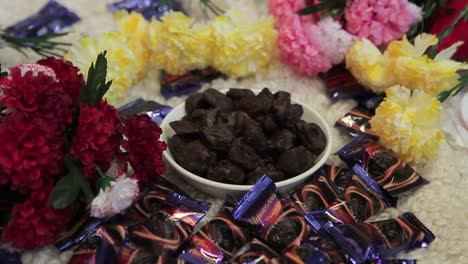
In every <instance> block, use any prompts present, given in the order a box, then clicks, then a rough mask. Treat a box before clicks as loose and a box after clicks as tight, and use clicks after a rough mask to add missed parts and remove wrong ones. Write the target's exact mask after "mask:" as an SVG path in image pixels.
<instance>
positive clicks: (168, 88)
mask: <svg viewBox="0 0 468 264" xmlns="http://www.w3.org/2000/svg"><path fill="white" fill-rule="evenodd" d="M221 76H222V74H221V73H220V72H218V71H216V70H214V69H212V68H207V69H204V70H193V71H190V72H188V73H186V74H183V75H179V76H173V75H168V74H164V76H163V78H162V83H161V94H162V96H164V97H165V98H170V97H172V96H183V95H188V94H191V93H194V92H196V91H198V90H200V89H201V88H202V86H203V85H204V84H206V83H209V82H211V81H212V80H214V79H216V78H219V77H221Z"/></svg>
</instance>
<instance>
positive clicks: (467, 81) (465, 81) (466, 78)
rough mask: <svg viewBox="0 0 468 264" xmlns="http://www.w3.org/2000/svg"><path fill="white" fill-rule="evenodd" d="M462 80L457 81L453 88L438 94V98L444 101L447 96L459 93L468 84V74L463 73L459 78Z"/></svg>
mask: <svg viewBox="0 0 468 264" xmlns="http://www.w3.org/2000/svg"><path fill="white" fill-rule="evenodd" d="M458 80H459V81H460V82H459V83H457V84H456V85H455V86H454V87H453V88H451V89H450V90H447V91H443V92H440V93H439V94H438V95H437V99H438V100H439V101H440V102H441V103H442V102H444V101H445V100H446V99H447V98H449V97H451V96H455V95H457V94H458V93H459V92H460V91H461V90H463V88H464V87H465V86H466V85H467V84H468V74H465V75H462V76H461V77H460V78H458Z"/></svg>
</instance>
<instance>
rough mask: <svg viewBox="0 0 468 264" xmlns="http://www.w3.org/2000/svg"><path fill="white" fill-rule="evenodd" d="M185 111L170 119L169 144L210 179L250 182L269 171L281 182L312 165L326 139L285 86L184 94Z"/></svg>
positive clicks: (180, 160)
mask: <svg viewBox="0 0 468 264" xmlns="http://www.w3.org/2000/svg"><path fill="white" fill-rule="evenodd" d="M185 110H186V113H187V116H184V117H183V118H182V119H181V120H179V121H173V122H171V123H170V126H171V127H172V128H173V129H174V131H175V132H176V135H175V136H173V137H172V138H171V139H170V140H169V149H170V151H171V154H172V155H173V157H174V158H175V160H176V161H177V163H178V164H180V165H181V166H182V167H184V168H185V169H187V170H189V171H191V172H193V173H195V174H197V175H200V176H202V177H206V178H207V179H209V180H213V181H218V182H223V183H230V184H254V183H255V182H257V180H258V179H259V178H260V177H261V176H262V175H264V174H267V175H268V176H269V177H270V178H272V179H273V180H274V181H275V182H279V181H282V180H285V179H288V178H291V177H294V176H297V175H299V174H301V173H303V172H305V171H307V170H308V169H310V168H311V167H312V166H313V164H314V163H315V161H316V160H317V158H318V157H319V156H320V154H321V153H322V152H323V151H324V149H325V147H326V144H327V139H326V136H325V134H324V133H323V131H322V129H321V128H320V127H319V126H318V125H317V124H315V123H308V122H305V121H304V120H301V117H302V115H303V112H304V110H303V108H302V106H301V105H300V104H294V103H292V102H291V95H290V94H289V93H288V92H284V91H279V92H276V93H275V94H273V93H272V92H271V91H270V90H269V89H268V88H264V89H263V90H262V91H261V92H260V93H258V95H255V94H254V92H253V91H252V90H249V89H235V88H233V89H230V90H229V91H228V92H227V93H226V94H223V93H221V92H219V91H218V90H215V89H208V90H206V91H205V92H203V93H197V94H194V95H191V96H190V97H188V99H187V100H186V103H185Z"/></svg>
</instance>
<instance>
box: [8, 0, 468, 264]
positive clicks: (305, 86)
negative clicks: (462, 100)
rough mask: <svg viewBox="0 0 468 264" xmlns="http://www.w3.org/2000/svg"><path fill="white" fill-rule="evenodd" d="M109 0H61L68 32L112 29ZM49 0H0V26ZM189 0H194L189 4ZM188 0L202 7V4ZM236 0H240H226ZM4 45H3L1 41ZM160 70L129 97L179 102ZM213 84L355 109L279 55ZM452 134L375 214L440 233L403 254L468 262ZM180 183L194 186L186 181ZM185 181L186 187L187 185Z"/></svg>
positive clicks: (30, 255)
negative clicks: (408, 219)
mask: <svg viewBox="0 0 468 264" xmlns="http://www.w3.org/2000/svg"><path fill="white" fill-rule="evenodd" d="M109 1H110V0H107V1H104V0H68V1H65V0H62V1H59V2H61V3H62V4H64V5H65V6H67V7H68V8H70V9H72V10H74V11H75V12H76V13H78V15H79V16H80V17H81V18H82V21H81V22H79V23H77V24H76V25H74V26H73V27H72V28H70V30H71V31H72V32H73V34H72V35H71V36H68V37H67V38H68V39H69V40H75V39H77V38H78V37H79V36H81V35H87V34H96V33H98V32H103V31H107V30H110V29H113V27H114V22H113V18H112V15H111V13H110V11H109V10H107V8H106V6H105V3H106V2H109ZM45 2H46V0H35V1H32V0H15V1H10V0H0V28H1V27H5V26H7V25H10V24H11V23H13V22H15V21H17V20H19V19H22V18H24V17H25V16H28V15H30V14H31V13H33V12H35V11H36V10H38V9H39V8H40V7H41V6H42V5H43V4H44V3H45ZM190 2H192V3H191V4H190ZM193 2H198V1H186V3H189V5H192V8H193V10H195V11H194V12H197V11H196V10H197V9H196V6H197V4H195V3H193ZM226 2H237V1H226ZM243 5H247V6H249V7H250V8H255V6H256V5H258V10H261V11H259V12H264V5H265V4H264V1H254V0H250V1H244V3H243ZM0 46H1V45H0ZM36 59H37V57H36V56H34V55H32V56H29V57H25V56H23V55H21V54H20V53H18V52H16V51H15V50H13V49H10V48H0V63H1V64H2V65H4V66H5V67H7V66H13V65H16V64H20V63H30V62H34V61H35V60H36ZM155 74H156V73H155V71H153V72H150V73H149V76H148V77H147V78H146V79H145V80H143V81H142V82H141V83H139V84H138V85H136V86H135V87H134V88H133V90H132V91H131V93H130V94H129V97H128V100H131V99H134V98H137V97H145V98H147V99H153V100H156V101H158V102H160V103H166V104H170V105H172V106H176V105H177V104H179V103H180V102H181V101H182V100H183V99H181V98H174V99H171V100H169V101H165V100H164V99H163V98H161V97H160V96H159V85H158V83H157V76H156V75H155ZM211 85H212V87H214V88H217V89H224V88H231V87H242V88H244V87H245V88H263V87H269V88H271V89H272V90H287V91H290V92H291V93H292V94H293V97H295V98H296V99H298V100H299V101H301V102H302V103H304V104H307V105H309V106H310V107H312V108H314V109H316V110H317V111H318V112H320V113H321V114H323V115H324V117H325V118H326V120H327V121H328V123H329V125H330V126H333V124H334V122H335V121H336V120H337V119H338V118H339V117H341V116H342V115H343V114H345V113H346V112H347V111H348V110H350V109H351V108H352V107H353V105H354V104H355V102H353V101H344V102H339V103H335V104H332V103H331V102H330V101H329V99H328V96H327V95H326V94H325V90H324V89H325V88H324V87H323V84H322V82H321V81H320V80H319V79H314V78H308V77H301V76H298V75H296V74H294V73H293V72H292V71H290V70H289V69H288V67H287V66H286V65H284V64H282V63H281V62H279V61H278V59H275V61H274V62H273V63H272V64H271V66H270V67H269V68H268V69H267V70H265V71H264V72H260V73H258V74H257V76H255V77H252V78H249V79H244V80H240V81H238V80H217V81H214V82H213V83H212V84H211ZM349 140H350V138H349V137H348V136H347V135H344V134H341V133H340V132H339V131H338V130H337V129H333V151H336V150H338V149H339V148H340V147H341V146H343V145H344V144H345V143H347V142H348V141H349ZM452 141H453V140H451V139H450V138H449V139H448V141H447V142H445V143H443V144H442V145H441V147H440V151H439V156H438V158H436V159H434V160H433V161H431V162H428V163H427V164H421V165H419V166H416V169H417V171H418V172H420V173H421V174H422V175H423V176H424V177H425V178H426V179H428V180H429V181H431V183H430V184H429V185H426V186H425V187H423V188H421V189H419V190H418V191H416V192H414V193H411V194H408V195H406V196H404V197H401V198H400V199H399V206H398V209H389V210H387V211H385V212H384V213H382V214H381V215H379V216H378V217H376V218H375V219H382V218H388V217H393V216H397V215H399V214H400V213H402V212H405V211H411V212H413V213H415V214H416V216H418V217H419V218H420V220H421V221H422V222H423V223H424V224H426V225H427V226H428V227H429V228H430V229H431V230H432V231H433V232H434V234H435V235H436V240H435V241H434V242H433V243H432V244H431V246H430V247H429V248H428V249H423V250H417V251H413V252H411V253H409V254H402V255H400V256H398V257H401V258H416V259H418V262H419V263H467V262H468V250H467V249H468V221H467V220H468V195H467V194H466V193H467V190H468V162H467V161H468V149H467V148H462V147H458V146H456V145H455V144H453V143H452ZM330 162H332V163H334V164H338V163H339V160H338V159H336V158H335V157H332V158H331V160H330ZM166 176H167V177H168V178H169V179H170V180H171V181H174V182H177V183H179V182H181V180H180V179H179V178H178V176H177V175H176V174H175V173H173V171H172V170H171V169H170V168H169V169H168V172H167V173H166ZM180 186H181V188H183V189H187V188H190V186H188V185H186V184H181V185H180ZM184 187H186V188H184ZM187 191H188V192H189V193H190V194H192V195H193V196H194V197H195V198H197V199H203V200H208V201H211V202H213V203H214V205H215V206H214V210H216V208H217V207H218V206H219V205H220V203H221V200H217V199H214V198H211V197H207V196H206V195H204V194H202V193H199V192H197V191H196V190H192V189H189V190H187ZM69 256H70V252H65V253H63V254H62V255H59V254H58V253H57V252H56V250H54V249H53V248H52V247H47V248H45V249H42V250H37V251H34V252H27V253H25V254H23V262H24V263H49V264H50V263H66V261H67V259H68V258H69Z"/></svg>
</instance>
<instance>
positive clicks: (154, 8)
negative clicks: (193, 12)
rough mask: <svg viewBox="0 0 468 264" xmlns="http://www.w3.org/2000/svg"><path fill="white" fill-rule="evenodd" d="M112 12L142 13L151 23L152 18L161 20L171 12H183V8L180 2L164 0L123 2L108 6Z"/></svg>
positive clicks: (126, 0)
mask: <svg viewBox="0 0 468 264" xmlns="http://www.w3.org/2000/svg"><path fill="white" fill-rule="evenodd" d="M107 6H108V7H109V9H110V10H111V11H112V12H117V11H118V10H126V11H128V12H131V11H135V12H138V13H141V14H142V15H143V16H144V17H145V19H146V20H148V21H151V18H152V17H155V18H156V19H158V20H159V19H161V17H162V16H163V15H164V14H166V13H167V12H168V11H169V10H174V11H182V6H181V5H180V3H179V2H178V1H163V0H122V1H118V2H115V3H110V4H107Z"/></svg>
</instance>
